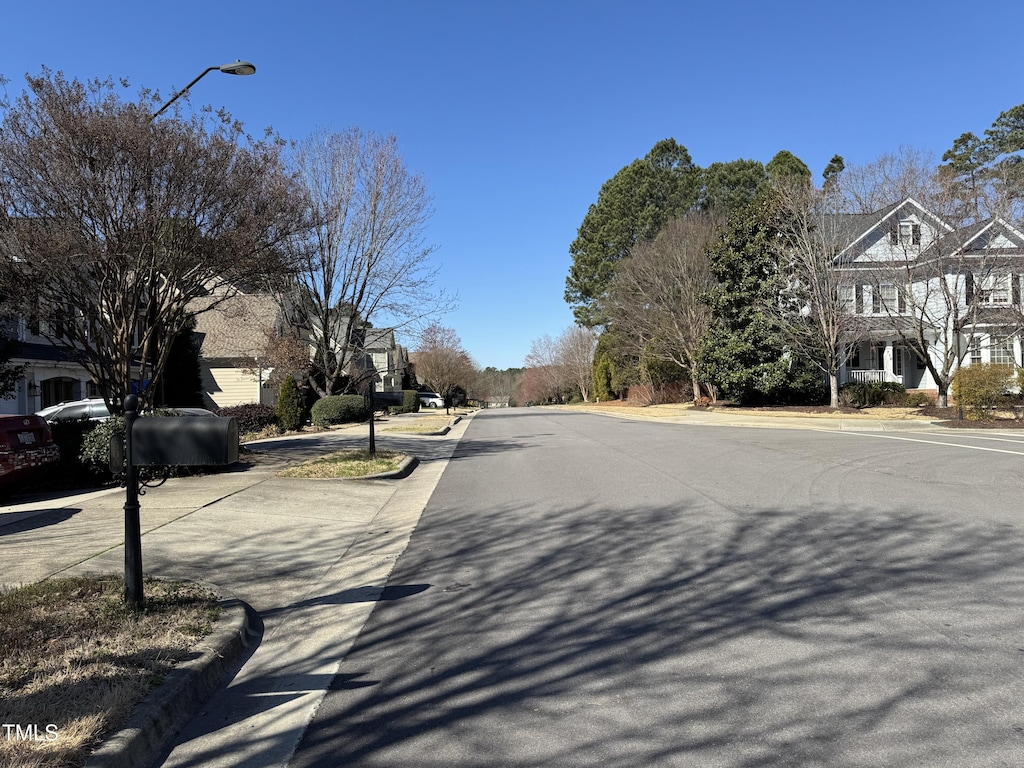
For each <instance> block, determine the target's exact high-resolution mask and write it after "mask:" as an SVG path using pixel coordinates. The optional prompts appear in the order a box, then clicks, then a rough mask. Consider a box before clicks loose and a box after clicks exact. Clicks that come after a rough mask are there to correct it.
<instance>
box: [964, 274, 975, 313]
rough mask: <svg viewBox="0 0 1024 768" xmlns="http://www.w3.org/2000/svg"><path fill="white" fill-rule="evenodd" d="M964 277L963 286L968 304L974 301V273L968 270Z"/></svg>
mask: <svg viewBox="0 0 1024 768" xmlns="http://www.w3.org/2000/svg"><path fill="white" fill-rule="evenodd" d="M966 278H967V279H966V282H965V284H964V287H965V290H966V292H967V304H968V305H970V303H971V302H972V301H974V275H973V274H971V273H970V272H968V273H967V275H966Z"/></svg>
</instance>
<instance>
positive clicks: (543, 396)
mask: <svg viewBox="0 0 1024 768" xmlns="http://www.w3.org/2000/svg"><path fill="white" fill-rule="evenodd" d="M523 365H524V368H525V370H524V371H523V390H524V396H525V397H526V399H528V400H529V401H530V402H545V401H555V402H561V401H562V400H563V399H564V398H565V396H566V395H567V394H568V392H569V390H571V389H572V385H573V381H572V373H571V371H570V370H569V367H568V366H567V365H566V364H565V360H564V359H563V357H562V354H561V350H560V349H559V346H558V342H556V341H555V340H554V339H553V338H551V336H549V335H548V334H544V335H543V336H541V337H540V338H539V339H535V340H534V341H533V343H532V344H531V345H530V353H529V354H528V355H527V356H526V360H524V361H523Z"/></svg>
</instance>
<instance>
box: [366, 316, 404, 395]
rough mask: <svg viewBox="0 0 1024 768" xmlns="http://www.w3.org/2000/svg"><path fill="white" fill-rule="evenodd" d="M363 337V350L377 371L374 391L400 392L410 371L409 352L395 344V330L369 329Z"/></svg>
mask: <svg viewBox="0 0 1024 768" xmlns="http://www.w3.org/2000/svg"><path fill="white" fill-rule="evenodd" d="M363 333H364V335H363V349H364V350H365V352H366V354H367V356H368V357H369V359H370V360H371V361H372V363H373V367H374V368H375V369H376V371H377V380H376V383H375V386H374V389H375V390H376V391H378V392H399V391H401V389H402V382H403V381H404V379H405V376H406V374H407V372H408V369H409V352H408V350H407V349H406V348H405V347H403V346H401V345H399V344H396V343H395V331H394V329H393V328H368V329H366V330H365V331H364V332H363Z"/></svg>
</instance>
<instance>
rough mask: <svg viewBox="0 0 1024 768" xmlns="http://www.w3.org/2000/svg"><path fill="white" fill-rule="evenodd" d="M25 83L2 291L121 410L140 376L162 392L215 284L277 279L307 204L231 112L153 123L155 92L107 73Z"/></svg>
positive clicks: (8, 176)
mask: <svg viewBox="0 0 1024 768" xmlns="http://www.w3.org/2000/svg"><path fill="white" fill-rule="evenodd" d="M27 83H28V88H27V90H26V91H25V92H23V93H22V94H21V95H19V96H17V97H16V98H14V99H9V98H7V97H3V98H0V112H2V114H3V119H2V130H0V251H2V259H0V282H2V286H0V287H2V290H3V292H4V295H5V298H6V301H7V302H8V304H9V307H10V308H11V309H13V310H15V311H17V312H19V313H20V314H21V315H23V316H24V317H26V318H28V319H29V322H30V323H31V324H32V325H33V326H34V328H33V330H38V332H39V333H40V334H41V335H43V336H44V337H46V338H47V339H49V341H51V342H52V343H53V344H55V345H57V346H59V347H63V348H64V349H66V350H67V351H68V352H69V354H70V355H71V356H72V357H73V359H76V360H78V361H79V362H80V363H81V364H82V366H83V367H84V368H85V369H86V371H88V373H89V374H90V375H91V376H92V377H93V379H94V380H95V382H96V383H97V385H98V387H99V389H100V391H101V392H102V393H103V396H104V398H105V399H106V400H107V404H108V405H109V406H110V407H111V409H112V410H113V411H114V412H119V411H120V410H121V397H122V396H123V395H125V394H127V393H128V392H130V391H131V389H132V385H133V383H137V382H143V381H148V382H149V385H147V386H146V387H145V388H143V390H142V392H141V393H140V394H141V395H142V396H143V399H144V401H149V400H150V399H151V395H152V384H153V383H154V382H156V381H157V380H159V378H160V375H161V373H162V371H163V368H164V366H165V364H166V361H167V356H168V354H169V352H170V348H171V340H172V339H173V338H174V337H175V335H176V334H178V333H179V332H180V331H181V330H182V329H183V328H184V327H185V325H186V324H187V323H188V322H189V316H190V314H192V313H194V312H196V311H197V308H196V307H195V306H194V302H195V300H197V299H199V298H201V297H204V302H203V305H202V307H201V308H199V309H200V311H201V310H209V309H213V308H214V307H215V306H216V303H217V301H216V299H215V298H211V297H212V296H213V294H211V293H210V288H211V286H212V285H213V284H215V283H217V284H221V285H244V286H246V287H255V288H263V287H264V286H265V285H266V284H267V283H268V282H269V281H271V280H274V279H280V276H281V275H282V274H283V273H284V272H285V271H286V269H287V267H288V264H287V263H286V261H285V260H284V259H283V258H282V253H283V250H282V249H281V247H280V246H281V245H282V244H283V243H284V242H285V241H286V240H287V239H288V238H290V237H291V236H292V235H293V234H294V233H295V231H296V230H297V229H300V228H301V227H302V224H303V216H302V209H301V205H300V204H299V198H298V196H297V195H296V194H295V192H296V190H295V188H294V185H293V184H292V182H291V180H290V177H289V176H288V175H287V174H286V173H285V170H284V167H283V163H282V158H281V144H280V143H279V142H278V141H275V140H273V139H270V138H268V139H267V140H264V141H252V140H251V139H248V138H247V137H246V135H245V134H244V132H243V129H242V127H241V125H240V124H238V123H237V122H235V121H233V120H232V119H231V117H230V115H228V114H227V113H225V112H223V111H222V112H219V113H217V114H216V115H210V114H199V115H196V116H193V117H192V118H190V119H188V120H183V119H180V118H177V117H176V118H171V119H165V118H161V119H159V120H153V111H154V108H155V106H156V104H157V103H158V101H159V98H158V96H157V95H156V94H152V93H149V92H143V94H142V96H141V97H140V99H139V101H138V102H130V101H125V100H123V99H122V97H121V94H120V92H119V89H118V87H116V86H115V85H114V83H113V82H111V81H109V80H106V81H99V80H96V81H90V82H87V83H82V82H79V81H78V80H67V79H65V78H64V76H63V75H61V74H60V73H56V74H54V73H51V72H49V71H46V70H44V71H43V73H42V74H41V75H40V76H38V77H28V78H27ZM124 86H126V84H124V83H122V87H124ZM217 295H218V296H221V297H224V298H227V297H229V296H230V292H229V291H221V292H220V293H219V294H217Z"/></svg>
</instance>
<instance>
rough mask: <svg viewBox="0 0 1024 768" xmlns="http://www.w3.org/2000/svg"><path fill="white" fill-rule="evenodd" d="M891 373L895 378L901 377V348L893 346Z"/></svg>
mask: <svg viewBox="0 0 1024 768" xmlns="http://www.w3.org/2000/svg"><path fill="white" fill-rule="evenodd" d="M892 372H893V373H894V374H896V375H897V376H902V375H903V347H899V346H895V345H894V346H893V348H892Z"/></svg>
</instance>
